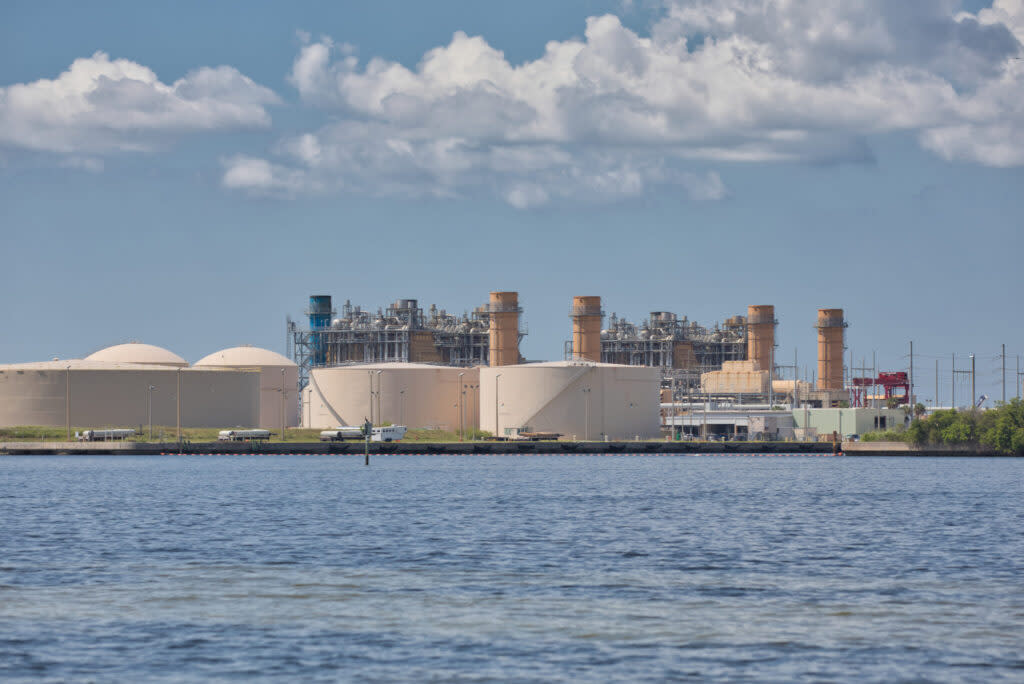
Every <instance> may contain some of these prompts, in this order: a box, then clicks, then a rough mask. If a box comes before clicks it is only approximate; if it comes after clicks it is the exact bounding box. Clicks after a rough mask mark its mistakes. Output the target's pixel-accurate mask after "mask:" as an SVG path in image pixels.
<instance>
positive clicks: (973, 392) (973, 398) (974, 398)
mask: <svg viewBox="0 0 1024 684" xmlns="http://www.w3.org/2000/svg"><path fill="white" fill-rule="evenodd" d="M975 387H976V385H975V384H974V354H971V410H972V411H973V410H974V404H975V402H976V401H978V395H977V390H976V389H975Z"/></svg>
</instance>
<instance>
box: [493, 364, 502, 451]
mask: <svg viewBox="0 0 1024 684" xmlns="http://www.w3.org/2000/svg"><path fill="white" fill-rule="evenodd" d="M499 378H501V373H498V374H497V375H495V376H494V439H495V440H497V439H498V435H499V432H498V379H499Z"/></svg>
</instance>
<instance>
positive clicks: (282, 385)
mask: <svg viewBox="0 0 1024 684" xmlns="http://www.w3.org/2000/svg"><path fill="white" fill-rule="evenodd" d="M286 394H287V392H286V391H285V386H284V368H282V369H281V441H282V442H283V441H284V429H285V419H284V405H285V395H286Z"/></svg>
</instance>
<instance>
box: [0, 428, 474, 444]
mask: <svg viewBox="0 0 1024 684" xmlns="http://www.w3.org/2000/svg"><path fill="white" fill-rule="evenodd" d="M90 427H92V426H90ZM87 429H89V428H85V427H74V426H73V427H72V428H71V439H72V440H74V439H75V432H83V431H85V430H87ZM135 429H136V430H138V427H136V428H135ZM218 432H220V428H182V429H181V438H182V439H183V440H185V441H188V442H216V441H217V433H218ZM270 432H271V433H273V434H272V435H271V438H270V440H269V441H271V442H317V441H319V440H320V430H319V429H310V428H288V429H287V430H285V434H284V438H283V439H282V437H281V435H280V432H281V431H280V429H277V430H271V431H270ZM489 437H490V433H489V432H482V431H479V430H477V431H467V433H466V441H470V440H472V439H476V440H484V439H487V438H489ZM66 440H67V430H66V428H64V427H47V426H39V425H20V426H16V427H8V428H0V442H63V441H66ZM177 440H178V431H177V428H175V427H174V426H173V425H171V426H166V425H154V426H153V439H150V438H149V426H143V427H142V430H141V432H139V433H138V434H136V435H135V437H134V439H133V440H132V441H135V442H176V441H177ZM402 441H405V442H458V441H459V435H458V433H457V432H450V431H448V430H409V431H408V432H407V433H406V435H405V439H404V440H402Z"/></svg>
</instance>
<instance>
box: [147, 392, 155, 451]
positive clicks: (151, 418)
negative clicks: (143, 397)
mask: <svg viewBox="0 0 1024 684" xmlns="http://www.w3.org/2000/svg"><path fill="white" fill-rule="evenodd" d="M155 389H156V387H154V386H153V385H150V386H149V406H148V413H149V441H151V442H152V441H153V390H155Z"/></svg>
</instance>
